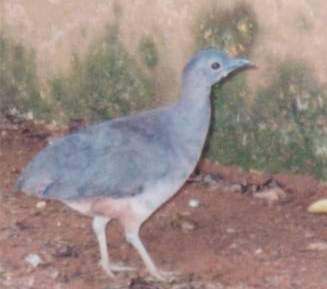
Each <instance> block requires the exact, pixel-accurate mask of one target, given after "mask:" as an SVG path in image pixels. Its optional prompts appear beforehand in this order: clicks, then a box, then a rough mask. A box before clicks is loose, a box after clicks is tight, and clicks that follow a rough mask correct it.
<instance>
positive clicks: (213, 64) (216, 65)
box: [211, 62, 220, 70]
mask: <svg viewBox="0 0 327 289" xmlns="http://www.w3.org/2000/svg"><path fill="white" fill-rule="evenodd" d="M211 68H212V69H214V70H217V69H219V68H220V64H219V63H218V62H214V63H212V64H211Z"/></svg>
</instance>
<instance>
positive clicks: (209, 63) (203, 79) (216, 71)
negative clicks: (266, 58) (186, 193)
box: [183, 48, 253, 87]
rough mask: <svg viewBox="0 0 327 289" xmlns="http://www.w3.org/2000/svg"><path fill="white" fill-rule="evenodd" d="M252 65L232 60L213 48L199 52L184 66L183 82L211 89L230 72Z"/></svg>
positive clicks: (241, 59)
mask: <svg viewBox="0 0 327 289" xmlns="http://www.w3.org/2000/svg"><path fill="white" fill-rule="evenodd" d="M252 66H253V64H252V63H251V62H250V61H249V60H247V59H244V58H233V57H230V56H228V55H227V54H226V53H224V52H222V51H219V50H217V49H214V48H209V49H204V50H200V51H199V52H198V53H196V54H195V55H194V56H193V57H192V59H191V60H190V61H189V62H188V64H187V65H186V66H185V68H184V71H183V82H187V83H193V84H194V83H196V84H200V85H205V86H209V87H211V86H212V85H214V84H216V83H218V82H220V81H221V80H222V79H224V78H225V77H226V76H227V75H229V74H230V73H231V72H233V71H236V70H238V69H241V68H245V67H252Z"/></svg>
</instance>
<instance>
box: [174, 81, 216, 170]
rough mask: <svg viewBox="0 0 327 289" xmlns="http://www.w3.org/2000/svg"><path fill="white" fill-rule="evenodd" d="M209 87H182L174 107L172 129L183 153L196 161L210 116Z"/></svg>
mask: <svg viewBox="0 0 327 289" xmlns="http://www.w3.org/2000/svg"><path fill="white" fill-rule="evenodd" d="M210 93H211V88H210V87H209V88H204V87H203V85H202V86H193V88H192V89H188V88H183V90H182V96H181V99H180V100H179V101H178V102H177V104H176V107H175V109H174V116H173V118H174V120H173V121H174V122H175V123H176V125H174V131H175V136H176V138H178V139H179V141H180V145H181V149H182V150H184V152H183V154H184V156H185V157H186V158H188V159H189V161H190V162H192V163H194V165H195V164H196V163H197V161H198V159H199V157H200V155H201V152H202V149H203V145H204V143H205V140H206V137H207V133H208V128H209V124H210V118H211V104H210Z"/></svg>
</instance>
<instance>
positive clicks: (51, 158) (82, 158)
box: [20, 116, 172, 199]
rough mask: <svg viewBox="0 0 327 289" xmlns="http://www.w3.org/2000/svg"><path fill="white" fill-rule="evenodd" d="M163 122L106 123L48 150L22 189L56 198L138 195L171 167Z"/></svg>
mask: <svg viewBox="0 0 327 289" xmlns="http://www.w3.org/2000/svg"><path fill="white" fill-rule="evenodd" d="M169 149H170V145H169V136H168V134H167V133H166V131H165V130H164V129H163V126H162V125H161V120H160V119H159V118H153V117H149V116H147V117H142V118H134V119H129V118H126V119H121V120H119V121H113V122H105V123H102V124H100V125H96V126H92V127H89V128H87V129H84V130H82V131H80V132H79V133H75V134H72V135H69V136H67V137H64V138H63V139H61V140H59V141H58V142H56V143H54V144H52V145H50V146H48V147H47V148H46V149H45V150H43V151H41V152H40V153H39V155H38V156H37V157H36V158H35V159H34V160H33V161H32V162H31V163H30V164H29V165H28V166H27V167H26V169H25V170H24V172H23V174H22V176H21V177H20V182H21V183H22V184H23V185H22V186H20V188H21V189H22V190H24V186H25V188H26V189H25V190H27V191H31V190H34V193H35V194H38V195H41V196H43V197H48V198H55V199H74V198H86V197H96V196H103V195H106V196H110V197H113V198H123V197H128V196H133V195H137V194H140V193H142V192H143V190H144V188H145V187H146V186H149V185H151V184H153V183H155V182H157V181H158V180H160V178H162V177H163V176H165V174H167V171H168V170H169V167H170V165H171V163H172V162H170V160H169V158H167V155H170V154H169V153H168V150H169Z"/></svg>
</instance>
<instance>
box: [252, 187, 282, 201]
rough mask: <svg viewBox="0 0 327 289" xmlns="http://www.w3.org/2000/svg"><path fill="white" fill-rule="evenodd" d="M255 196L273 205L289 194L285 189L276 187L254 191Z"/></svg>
mask: <svg viewBox="0 0 327 289" xmlns="http://www.w3.org/2000/svg"><path fill="white" fill-rule="evenodd" d="M253 196H254V197H255V198H258V199H263V200H266V201H267V202H268V204H269V205H271V204H272V203H275V202H278V201H280V200H283V199H286V197H287V194H286V193H285V191H284V190H283V189H281V188H279V187H276V188H271V189H270V188H269V189H265V190H262V191H258V192H255V193H253Z"/></svg>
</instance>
